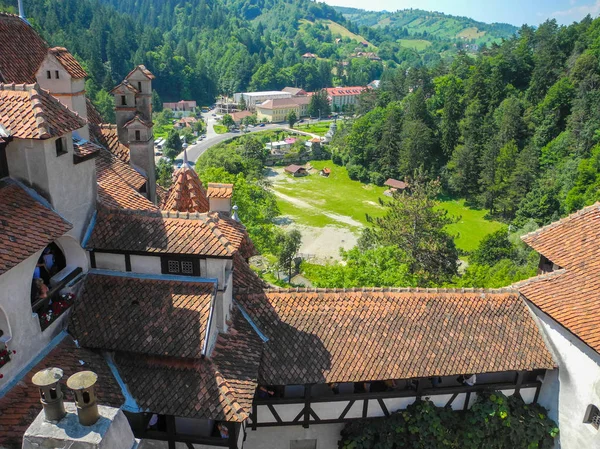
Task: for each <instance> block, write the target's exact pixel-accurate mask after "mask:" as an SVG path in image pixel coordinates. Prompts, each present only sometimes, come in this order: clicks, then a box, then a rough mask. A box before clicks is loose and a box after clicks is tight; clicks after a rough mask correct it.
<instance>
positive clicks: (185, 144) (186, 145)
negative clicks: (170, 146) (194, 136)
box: [181, 142, 189, 150]
mask: <svg viewBox="0 0 600 449" xmlns="http://www.w3.org/2000/svg"><path fill="white" fill-rule="evenodd" d="M187 147H189V145H188V143H187V142H185V143H184V144H183V145H181V148H183V149H184V150H185V149H186V148H187Z"/></svg>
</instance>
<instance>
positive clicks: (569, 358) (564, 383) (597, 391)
mask: <svg viewBox="0 0 600 449" xmlns="http://www.w3.org/2000/svg"><path fill="white" fill-rule="evenodd" d="M532 309H533V312H534V313H535V315H536V316H537V317H538V318H539V322H540V324H541V329H542V332H543V335H544V337H545V338H546V341H547V342H548V345H549V347H550V349H551V350H552V351H553V353H554V356H555V358H556V361H557V362H558V371H556V370H555V371H551V372H548V373H547V374H546V378H545V380H544V384H543V387H542V389H541V391H540V397H539V403H540V404H541V405H543V406H544V407H546V408H547V409H549V410H550V414H549V415H550V417H551V418H553V419H554V420H555V421H557V422H558V427H559V429H560V433H559V438H558V439H557V440H558V447H562V448H565V449H570V448H580V449H584V448H590V449H591V448H600V431H598V430H596V429H594V428H593V427H592V426H591V425H590V424H585V423H584V422H583V420H584V417H585V413H586V410H587V407H588V405H590V404H594V405H595V406H596V407H600V354H598V353H597V352H596V351H594V350H593V349H591V348H590V347H589V346H587V345H586V344H585V343H583V342H582V341H581V340H579V339H578V338H577V337H576V336H574V335H573V334H571V333H570V332H569V331H568V330H566V329H565V328H563V327H562V326H560V325H559V324H558V323H556V321H554V320H553V319H552V318H550V317H549V316H548V315H546V314H545V313H543V312H541V311H540V310H539V309H537V308H536V307H535V306H532Z"/></svg>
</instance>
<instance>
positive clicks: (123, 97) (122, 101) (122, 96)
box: [121, 95, 127, 106]
mask: <svg viewBox="0 0 600 449" xmlns="http://www.w3.org/2000/svg"><path fill="white" fill-rule="evenodd" d="M121 106H127V97H126V96H125V95H121Z"/></svg>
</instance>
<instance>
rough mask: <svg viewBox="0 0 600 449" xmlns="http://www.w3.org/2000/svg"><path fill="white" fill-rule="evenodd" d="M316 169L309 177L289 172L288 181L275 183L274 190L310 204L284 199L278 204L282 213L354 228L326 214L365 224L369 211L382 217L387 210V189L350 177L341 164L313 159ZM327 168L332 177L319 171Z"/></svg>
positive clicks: (320, 223)
mask: <svg viewBox="0 0 600 449" xmlns="http://www.w3.org/2000/svg"><path fill="white" fill-rule="evenodd" d="M311 164H312V166H313V167H314V168H315V170H313V171H312V172H311V174H310V175H309V176H305V177H302V178H293V177H291V176H290V175H285V176H286V180H284V181H278V182H276V183H274V186H273V188H274V190H275V191H276V192H280V193H282V194H284V195H286V196H288V197H292V198H295V199H298V200H300V201H303V202H305V203H308V204H310V206H311V207H308V208H307V207H301V206H298V205H296V204H292V203H290V202H289V201H286V200H284V199H282V198H278V200H277V203H278V205H279V207H280V209H281V212H282V214H284V215H290V216H292V217H293V218H294V220H295V221H296V222H297V223H299V224H304V225H307V226H316V227H323V226H326V225H329V224H335V225H338V226H344V227H354V226H352V225H348V224H345V223H343V222H340V221H338V220H336V219H335V218H331V217H328V216H326V215H323V213H324V212H326V213H331V214H338V215H343V216H346V217H349V218H351V219H352V220H355V221H357V222H359V223H362V224H363V225H366V224H367V220H366V214H367V213H368V214H369V215H373V216H381V215H382V214H383V212H384V210H383V209H382V208H381V207H380V206H379V203H378V199H379V198H380V197H381V196H382V195H383V192H384V191H385V189H384V188H383V187H378V186H375V185H364V184H362V183H361V182H359V181H352V180H351V179H350V178H349V177H348V172H347V171H346V167H338V166H337V165H334V164H333V163H332V162H331V161H312V162H311ZM324 167H329V168H330V169H331V175H330V176H329V178H324V177H323V176H320V175H319V173H318V171H319V170H320V169H322V168H324Z"/></svg>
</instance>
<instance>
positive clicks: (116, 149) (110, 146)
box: [95, 124, 129, 164]
mask: <svg viewBox="0 0 600 449" xmlns="http://www.w3.org/2000/svg"><path fill="white" fill-rule="evenodd" d="M95 137H96V138H97V139H98V142H100V144H101V145H102V146H103V147H104V148H106V149H107V150H109V151H110V152H111V153H112V154H114V155H115V156H117V157H118V158H119V159H121V160H122V161H123V162H125V163H126V164H129V148H127V147H126V146H125V145H123V144H122V143H121V142H120V141H119V135H118V134H117V125H109V124H103V125H101V126H100V132H99V134H97V135H96V136H95Z"/></svg>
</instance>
